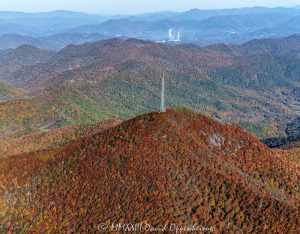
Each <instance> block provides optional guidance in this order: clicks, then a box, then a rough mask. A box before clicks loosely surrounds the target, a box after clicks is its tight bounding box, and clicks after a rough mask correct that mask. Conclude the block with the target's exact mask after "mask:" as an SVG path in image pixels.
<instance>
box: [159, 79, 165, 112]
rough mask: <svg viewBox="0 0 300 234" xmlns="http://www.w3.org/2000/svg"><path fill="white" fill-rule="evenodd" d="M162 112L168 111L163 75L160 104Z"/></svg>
mask: <svg viewBox="0 0 300 234" xmlns="http://www.w3.org/2000/svg"><path fill="white" fill-rule="evenodd" d="M160 112H161V113H163V112H166V107H165V77H164V76H163V77H162V82H161V104H160Z"/></svg>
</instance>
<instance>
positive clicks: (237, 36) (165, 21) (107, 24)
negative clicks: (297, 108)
mask: <svg viewBox="0 0 300 234" xmlns="http://www.w3.org/2000/svg"><path fill="white" fill-rule="evenodd" d="M299 17H300V9H299V8H296V7H291V8H283V7H278V8H264V7H253V8H242V9H220V10H200V9H192V10H190V11H187V12H157V13H148V14H141V15H130V16H124V15H123V16H122V15H120V16H101V15H91V14H86V13H80V12H68V11H57V12H45V13H31V14H30V13H14V12H0V20H1V24H0V36H1V37H0V42H2V43H1V48H3V49H7V48H15V47H17V46H19V45H22V44H26V43H30V45H33V46H37V47H39V48H43V49H51V50H59V49H61V48H62V47H63V46H66V45H67V43H69V44H79V43H84V42H90V41H97V40H99V39H104V38H115V37H122V38H137V39H141V40H150V41H161V42H165V43H171V44H173V43H174V41H172V40H171V41H169V35H168V32H169V29H173V31H174V33H176V34H177V33H180V40H178V41H176V42H175V43H177V44H178V43H195V44H199V45H208V44H213V43H234V44H242V43H244V42H246V41H249V40H251V39H255V38H268V37H287V36H289V35H292V34H295V33H299V32H300V25H299V22H300V20H299ZM6 34H18V35H19V40H18V41H15V43H7V40H9V36H7V35H6ZM70 34H73V35H70ZM4 35H6V36H4ZM65 35H69V36H68V39H66V38H65V37H66V36H65ZM95 35H99V36H95ZM3 36H4V38H3ZM21 36H26V37H34V38H30V40H29V38H26V37H24V38H21ZM5 37H6V38H7V40H6V41H5ZM100 37H102V38H100ZM11 40H12V42H14V38H13V37H11ZM64 40H65V41H66V42H65V43H63V41H64ZM3 42H4V43H3ZM56 44H57V45H56Z"/></svg>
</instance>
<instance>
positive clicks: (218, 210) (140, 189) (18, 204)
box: [0, 109, 300, 233]
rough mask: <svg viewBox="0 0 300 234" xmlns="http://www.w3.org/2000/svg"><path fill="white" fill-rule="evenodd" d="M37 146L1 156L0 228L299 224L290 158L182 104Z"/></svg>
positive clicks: (279, 229) (230, 229) (281, 227)
mask: <svg viewBox="0 0 300 234" xmlns="http://www.w3.org/2000/svg"><path fill="white" fill-rule="evenodd" d="M46 153H47V154H49V153H50V154H51V157H46V158H45V159H44V160H43V158H41V157H40V156H39V157H37V155H36V154H35V153H30V154H29V155H23V156H22V155H21V156H15V157H13V158H7V159H2V160H1V161H0V178H1V180H0V198H1V199H0V201H1V204H0V210H1V211H2V212H0V223H4V225H3V226H1V227H0V228H2V229H1V231H4V232H6V231H8V230H11V231H12V232H16V233H18V232H24V233H32V232H33V233H43V232H46V231H48V232H50V233H64V232H67V231H70V232H72V233H73V232H74V233H96V232H97V231H98V229H97V227H98V225H99V224H100V223H103V222H105V223H107V224H111V223H118V222H121V223H138V222H148V223H151V224H152V225H153V226H160V225H164V224H168V223H175V224H177V225H191V224H194V223H198V224H201V225H202V226H212V227H213V228H214V231H215V232H221V231H223V232H225V233H235V232H238V231H239V232H240V233H251V232H254V233H297V230H298V231H299V217H300V214H299V176H300V173H299V167H298V164H296V163H295V162H292V161H290V160H289V159H288V158H286V157H285V156H286V155H287V154H288V153H287V152H284V151H280V150H271V149H269V148H267V147H266V146H265V145H263V144H262V143H261V142H260V141H259V140H257V139H256V138H255V137H254V136H252V135H250V134H248V133H247V132H245V131H244V130H243V129H241V128H240V127H238V126H236V125H232V124H224V123H220V122H216V121H214V120H212V119H210V118H208V117H206V116H203V115H201V114H195V113H193V112H191V111H189V110H185V109H182V110H176V111H175V110H168V111H167V112H166V113H156V112H155V113H149V114H145V115H142V116H138V117H136V118H134V119H131V120H129V121H126V122H123V123H122V124H120V125H119V126H117V127H114V128H110V129H108V130H105V131H101V132H99V133H97V134H95V135H93V136H87V137H85V138H84V139H80V140H77V141H74V142H71V143H70V144H68V145H66V146H63V147H60V148H58V149H56V150H52V151H48V152H46Z"/></svg>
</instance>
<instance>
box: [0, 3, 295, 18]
mask: <svg viewBox="0 0 300 234" xmlns="http://www.w3.org/2000/svg"><path fill="white" fill-rule="evenodd" d="M299 4H300V1H299V0H290V1H286V2H285V3H282V1H280V0H265V1H261V0H247V1H243V2H238V3H237V2H236V1H234V0H226V1H221V0H217V1H211V2H199V1H197V0H187V1H184V2H183V1H180V0H166V1H164V2H161V1H159V0H152V1H149V0H143V1H139V0H130V1H128V0H100V1H97V0H86V1H81V0H74V1H71V0H52V1H50V0H46V1H42V2H41V1H38V0H24V1H22V2H20V1H17V0H12V1H9V2H5V3H1V6H0V11H20V12H48V11H57V10H67V11H78V12H86V13H97V14H126V15H130V14H141V13H147V12H158V11H187V10H190V9H193V8H199V9H225V8H243V7H255V6H260V7H293V6H296V5H299Z"/></svg>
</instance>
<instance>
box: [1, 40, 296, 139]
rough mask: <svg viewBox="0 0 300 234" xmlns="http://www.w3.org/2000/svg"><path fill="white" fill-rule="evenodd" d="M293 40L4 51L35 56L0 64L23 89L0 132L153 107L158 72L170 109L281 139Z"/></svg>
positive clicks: (290, 103)
mask: <svg viewBox="0 0 300 234" xmlns="http://www.w3.org/2000/svg"><path fill="white" fill-rule="evenodd" d="M299 45H300V37H299V36H297V35H295V36H291V37H288V38H284V39H268V40H265V39H264V40H254V41H251V42H248V43H246V44H243V45H241V46H234V45H226V44H216V45H211V46H207V47H198V46H196V45H192V44H186V45H177V46H170V45H165V44H159V43H152V42H147V41H140V40H136V39H129V40H120V39H111V40H104V41H98V42H93V43H86V44H83V45H69V46H67V47H65V48H64V49H62V50H60V51H59V52H56V53H50V54H48V53H47V52H44V51H42V50H37V49H36V50H37V51H38V53H37V54H35V53H33V52H32V50H34V49H31V50H29V51H30V52H27V51H26V50H24V48H23V47H21V48H18V49H16V50H9V54H14V53H16V51H24V53H23V55H22V56H24V58H26V54H27V53H29V54H32V55H34V56H36V58H35V59H33V60H32V61H30V60H26V63H28V62H29V65H28V64H26V63H25V64H22V63H23V62H22V57H20V56H19V55H18V54H19V53H16V58H18V62H19V63H20V66H19V65H18V66H16V65H15V66H13V67H12V68H10V66H11V64H10V63H9V62H6V64H4V63H3V64H2V65H1V64H0V70H3V71H6V70H8V68H9V69H10V70H11V71H12V72H10V73H6V76H3V77H2V79H3V80H2V82H4V83H6V84H7V83H9V85H10V86H12V87H14V88H18V89H22V90H23V93H21V94H20V95H17V96H14V98H11V99H8V100H6V101H5V102H4V103H2V104H1V105H0V110H1V112H0V126H1V134H2V135H9V134H12V133H13V132H22V131H24V130H25V131H27V130H28V129H33V130H34V129H38V128H43V126H47V125H49V124H52V123H55V122H59V123H60V124H59V126H60V127H66V126H69V125H74V124H93V123H96V122H99V121H101V120H104V119H110V118H120V119H129V118H131V117H133V116H135V115H137V114H141V113H146V112H149V111H154V110H156V109H157V108H158V106H159V102H160V100H159V99H160V97H159V94H160V91H159V89H160V82H161V76H162V74H164V75H165V77H166V85H167V87H166V88H167V89H166V100H167V105H168V106H169V107H180V106H186V107H189V108H191V109H193V110H194V111H198V112H205V113H207V114H209V115H211V116H213V117H215V118H217V119H219V120H222V121H225V122H226V121H231V122H236V123H239V124H241V125H243V126H245V127H246V128H247V129H248V130H250V131H251V132H252V133H255V134H256V136H258V137H260V138H268V137H274V136H285V129H286V125H287V124H288V123H290V122H292V121H294V120H295V118H296V117H297V116H298V115H299V95H298V91H297V90H298V89H299V87H300V86H299V85H300V84H299V82H300V81H299V74H300V73H299V72H300V68H299V64H300V63H299V53H300V52H299ZM34 51H35V50H34ZM2 53H8V52H6V51H4V52H2ZM44 55H45V56H44ZM4 58H5V57H4ZM40 58H43V59H46V61H42V60H41V59H40ZM7 61H10V60H9V59H7ZM11 61H14V59H13V58H12V59H11ZM141 97H142V98H141Z"/></svg>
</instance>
